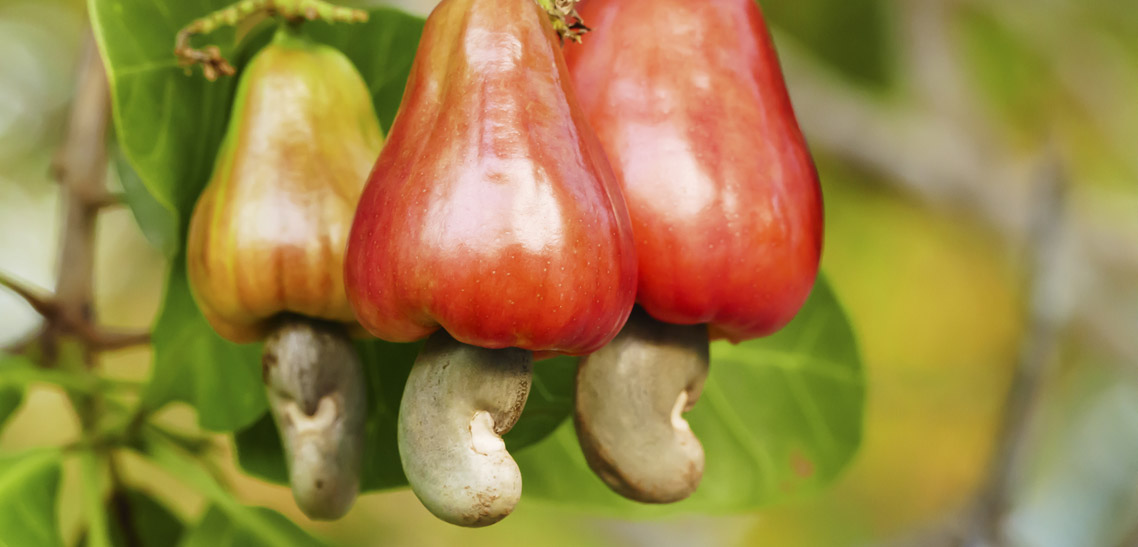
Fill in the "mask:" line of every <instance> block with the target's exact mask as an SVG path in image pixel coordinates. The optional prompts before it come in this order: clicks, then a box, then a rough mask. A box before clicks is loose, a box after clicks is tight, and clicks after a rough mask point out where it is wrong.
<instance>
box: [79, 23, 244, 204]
mask: <svg viewBox="0 0 1138 547" xmlns="http://www.w3.org/2000/svg"><path fill="white" fill-rule="evenodd" d="M229 3H230V1H229V0H196V1H184V2H162V1H155V0H90V1H89V10H90V12H91V22H92V25H93V28H94V31H95V37H96V39H97V41H98V43H99V49H100V51H101V52H102V54H103V59H104V60H105V62H106V67H107V77H108V79H109V81H110V84H111V96H112V100H113V103H114V121H115V131H116V134H117V135H118V140H119V143H120V145H121V146H122V149H123V152H124V153H125V155H126V157H127V159H128V160H130V163H131V165H133V166H134V168H135V170H136V171H137V172H138V175H139V176H140V177H141V179H142V182H143V184H145V186H146V188H147V189H148V190H149V191H150V193H151V194H153V196H154V198H155V200H157V202H158V203H160V204H161V205H162V206H163V207H165V208H166V209H167V210H169V211H177V212H179V213H181V214H182V215H183V216H182V217H181V221H182V222H184V221H185V219H186V218H187V217H186V216H184V215H185V212H186V211H187V210H189V208H190V207H192V205H193V201H194V199H196V198H197V195H198V192H199V191H200V190H201V187H202V185H203V184H205V181H206V180H207V179H208V177H209V174H210V171H211V169H212V167H213V156H214V154H215V153H216V151H217V145H218V143H219V142H220V141H221V136H222V132H224V130H225V122H226V118H227V113H228V111H229V104H230V101H231V99H232V96H233V92H234V88H235V86H236V80H235V79H233V78H227V79H221V80H219V81H217V82H208V81H206V79H205V78H203V77H202V76H201V74H200V71H198V72H195V73H192V74H187V72H186V71H185V70H183V69H182V68H181V67H179V66H178V63H177V60H176V59H175V58H174V54H173V51H174V37H175V35H176V34H177V32H178V30H179V29H180V28H181V27H182V26H183V25H185V24H187V23H189V22H190V21H192V20H193V19H195V18H196V17H199V16H202V15H205V14H206V13H208V12H210V11H214V10H216V9H218V8H221V7H224V6H225V5H227V4H229ZM206 39H208V43H210V44H215V45H217V46H218V47H219V48H220V49H221V53H222V55H224V56H225V57H226V58H228V59H230V60H235V58H236V55H235V53H236V52H237V49H238V48H237V45H238V44H237V43H236V40H235V38H234V32H233V30H231V29H221V30H219V31H217V32H214V33H212V34H210V35H209V36H208V37H207V38H206Z"/></svg>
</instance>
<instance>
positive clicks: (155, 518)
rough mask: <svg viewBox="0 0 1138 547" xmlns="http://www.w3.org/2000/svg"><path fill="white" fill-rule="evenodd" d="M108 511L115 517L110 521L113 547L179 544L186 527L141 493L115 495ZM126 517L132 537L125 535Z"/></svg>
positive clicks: (157, 502)
mask: <svg viewBox="0 0 1138 547" xmlns="http://www.w3.org/2000/svg"><path fill="white" fill-rule="evenodd" d="M106 511H107V514H109V515H114V516H113V517H112V518H111V519H110V534H111V542H112V545H137V546H138V547H167V546H169V545H175V544H177V543H178V540H179V539H181V537H182V533H183V532H184V531H185V528H186V526H185V524H184V523H182V520H181V519H180V518H178V517H177V516H176V515H174V513H173V512H171V511H170V510H169V509H168V508H166V506H165V505H163V504H162V503H161V502H159V501H158V500H156V499H154V498H153V497H152V496H150V495H149V494H147V493H146V492H143V491H141V490H126V491H122V492H117V493H115V495H114V496H112V497H111V499H110V500H108V501H107V508H106ZM122 518H128V519H130V520H129V523H130V528H131V530H130V536H128V535H127V534H126V533H124V532H123V526H122V520H121V519H122ZM128 537H129V539H128Z"/></svg>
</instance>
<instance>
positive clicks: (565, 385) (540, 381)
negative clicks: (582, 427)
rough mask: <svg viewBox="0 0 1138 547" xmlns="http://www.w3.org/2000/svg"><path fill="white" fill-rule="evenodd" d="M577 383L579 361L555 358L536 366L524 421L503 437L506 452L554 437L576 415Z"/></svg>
mask: <svg viewBox="0 0 1138 547" xmlns="http://www.w3.org/2000/svg"><path fill="white" fill-rule="evenodd" d="M576 381H577V358H576V357H554V358H552V359H546V360H544V361H538V362H537V363H535V364H534V367H533V387H532V388H530V392H529V399H526V407H525V410H523V411H522V417H521V419H519V420H518V423H516V424H514V428H513V429H511V430H510V431H509V433H506V435H505V436H504V437H503V438H504V439H505V441H506V448H507V449H509V450H510V451H514V450H521V449H522V448H525V447H527V446H529V445H531V444H534V443H536V442H539V441H541V440H542V439H544V438H546V437H548V436H550V435H552V434H553V432H554V431H556V430H557V428H558V427H559V426H560V425H561V424H562V423H564V422H565V419H566V418H568V417H569V415H570V414H572V413H573V385H574V382H576Z"/></svg>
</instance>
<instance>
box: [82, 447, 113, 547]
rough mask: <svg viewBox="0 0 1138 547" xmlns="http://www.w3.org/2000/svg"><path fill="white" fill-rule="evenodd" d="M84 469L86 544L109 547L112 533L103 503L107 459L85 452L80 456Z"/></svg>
mask: <svg viewBox="0 0 1138 547" xmlns="http://www.w3.org/2000/svg"><path fill="white" fill-rule="evenodd" d="M79 465H80V467H81V469H82V473H81V475H80V476H81V477H82V480H83V506H84V508H83V509H84V513H85V514H84V515H83V516H84V517H85V519H86V524H87V531H86V536H85V538H84V539H85V543H86V544H87V545H90V546H92V547H109V546H110V545H111V536H110V531H109V530H108V528H107V510H106V505H105V504H104V503H103V485H102V478H103V475H102V473H103V469H104V467H105V465H106V458H105V457H104V456H103V455H102V454H98V453H96V452H95V451H93V450H84V451H83V452H82V453H81V454H80V455H79Z"/></svg>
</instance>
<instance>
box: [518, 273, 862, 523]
mask: <svg viewBox="0 0 1138 547" xmlns="http://www.w3.org/2000/svg"><path fill="white" fill-rule="evenodd" d="M711 360H712V364H711V374H710V376H709V377H708V381H707V385H706V387H705V389H704V392H703V396H702V397H701V398H700V400H699V403H698V404H697V405H696V406H695V409H694V410H692V412H691V413H689V414H688V415H687V417H688V420H689V421H690V423H691V426H692V429H693V430H694V431H695V433H696V434H697V435H698V436H699V438H700V441H701V442H702V443H703V447H704V451H705V453H706V466H705V471H704V477H703V481H702V483H701V484H700V487H699V489H698V490H697V491H696V492H695V494H693V495H692V496H691V498H689V499H687V500H685V501H682V502H679V503H675V504H671V505H666V506H648V505H641V504H637V503H634V502H630V501H628V500H625V499H624V498H621V497H620V496H618V495H616V494H614V493H613V492H611V491H610V490H609V489H608V488H607V487H606V486H605V485H604V484H603V483H601V481H600V480H599V479H597V478H596V476H594V475H593V473H592V472H591V471H590V470H589V468H588V466H587V464H586V463H585V458H584V456H583V455H582V454H581V449H580V448H579V447H578V445H577V438H576V434H575V432H574V430H573V425H572V424H571V423H566V424H565V425H563V426H562V427H561V428H560V429H559V430H558V431H557V432H556V433H554V434H553V435H552V436H551V437H549V438H547V439H546V440H544V441H542V442H540V443H538V444H536V445H534V446H532V447H530V448H528V449H526V450H523V451H521V452H520V453H519V454H518V455H517V460H518V464H519V465H520V466H521V468H522V475H523V476H524V477H525V496H526V497H527V498H529V499H544V500H548V501H551V502H556V503H561V504H566V505H572V506H576V507H579V508H582V509H585V510H589V511H597V512H604V513H605V514H606V515H624V516H652V515H662V514H670V513H681V512H701V513H724V512H741V511H746V510H750V509H753V508H755V507H759V506H762V505H766V504H771V503H776V502H779V501H784V500H787V499H790V498H794V497H797V496H800V495H803V494H805V493H808V492H812V491H814V490H816V489H818V488H819V487H822V486H824V485H826V484H828V483H829V482H831V481H832V480H833V479H834V478H835V477H836V476H837V475H838V473H839V472H840V471H841V470H842V469H843V468H844V467H845V466H846V464H847V463H848V462H849V461H850V459H851V458H852V457H853V455H854V453H855V451H856V449H857V447H858V445H859V443H860V439H861V429H862V413H863V405H864V399H865V386H864V377H863V372H862V369H861V361H860V358H859V357H858V351H857V345H856V342H855V339H854V335H853V332H852V331H851V329H850V326H849V323H848V321H847V319H846V316H845V314H844V312H843V311H842V309H841V307H840V305H839V304H838V302H837V300H836V298H835V297H834V294H833V292H832V291H831V289H830V286H829V285H828V284H827V283H826V281H825V279H820V280H819V281H818V284H817V286H816V287H815V288H814V292H813V294H812V295H811V297H810V299H809V301H808V302H807V303H806V305H805V307H804V308H803V309H802V311H801V312H800V313H799V314H798V317H797V318H796V319H795V320H794V321H793V322H791V324H790V325H788V326H787V327H786V328H785V329H783V330H782V331H781V332H779V333H778V334H775V335H774V336H770V337H768V338H764V339H759V340H752V341H749V342H744V343H742V344H739V345H734V346H733V345H731V344H729V343H726V342H716V343H714V344H713V345H712V349H711Z"/></svg>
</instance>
